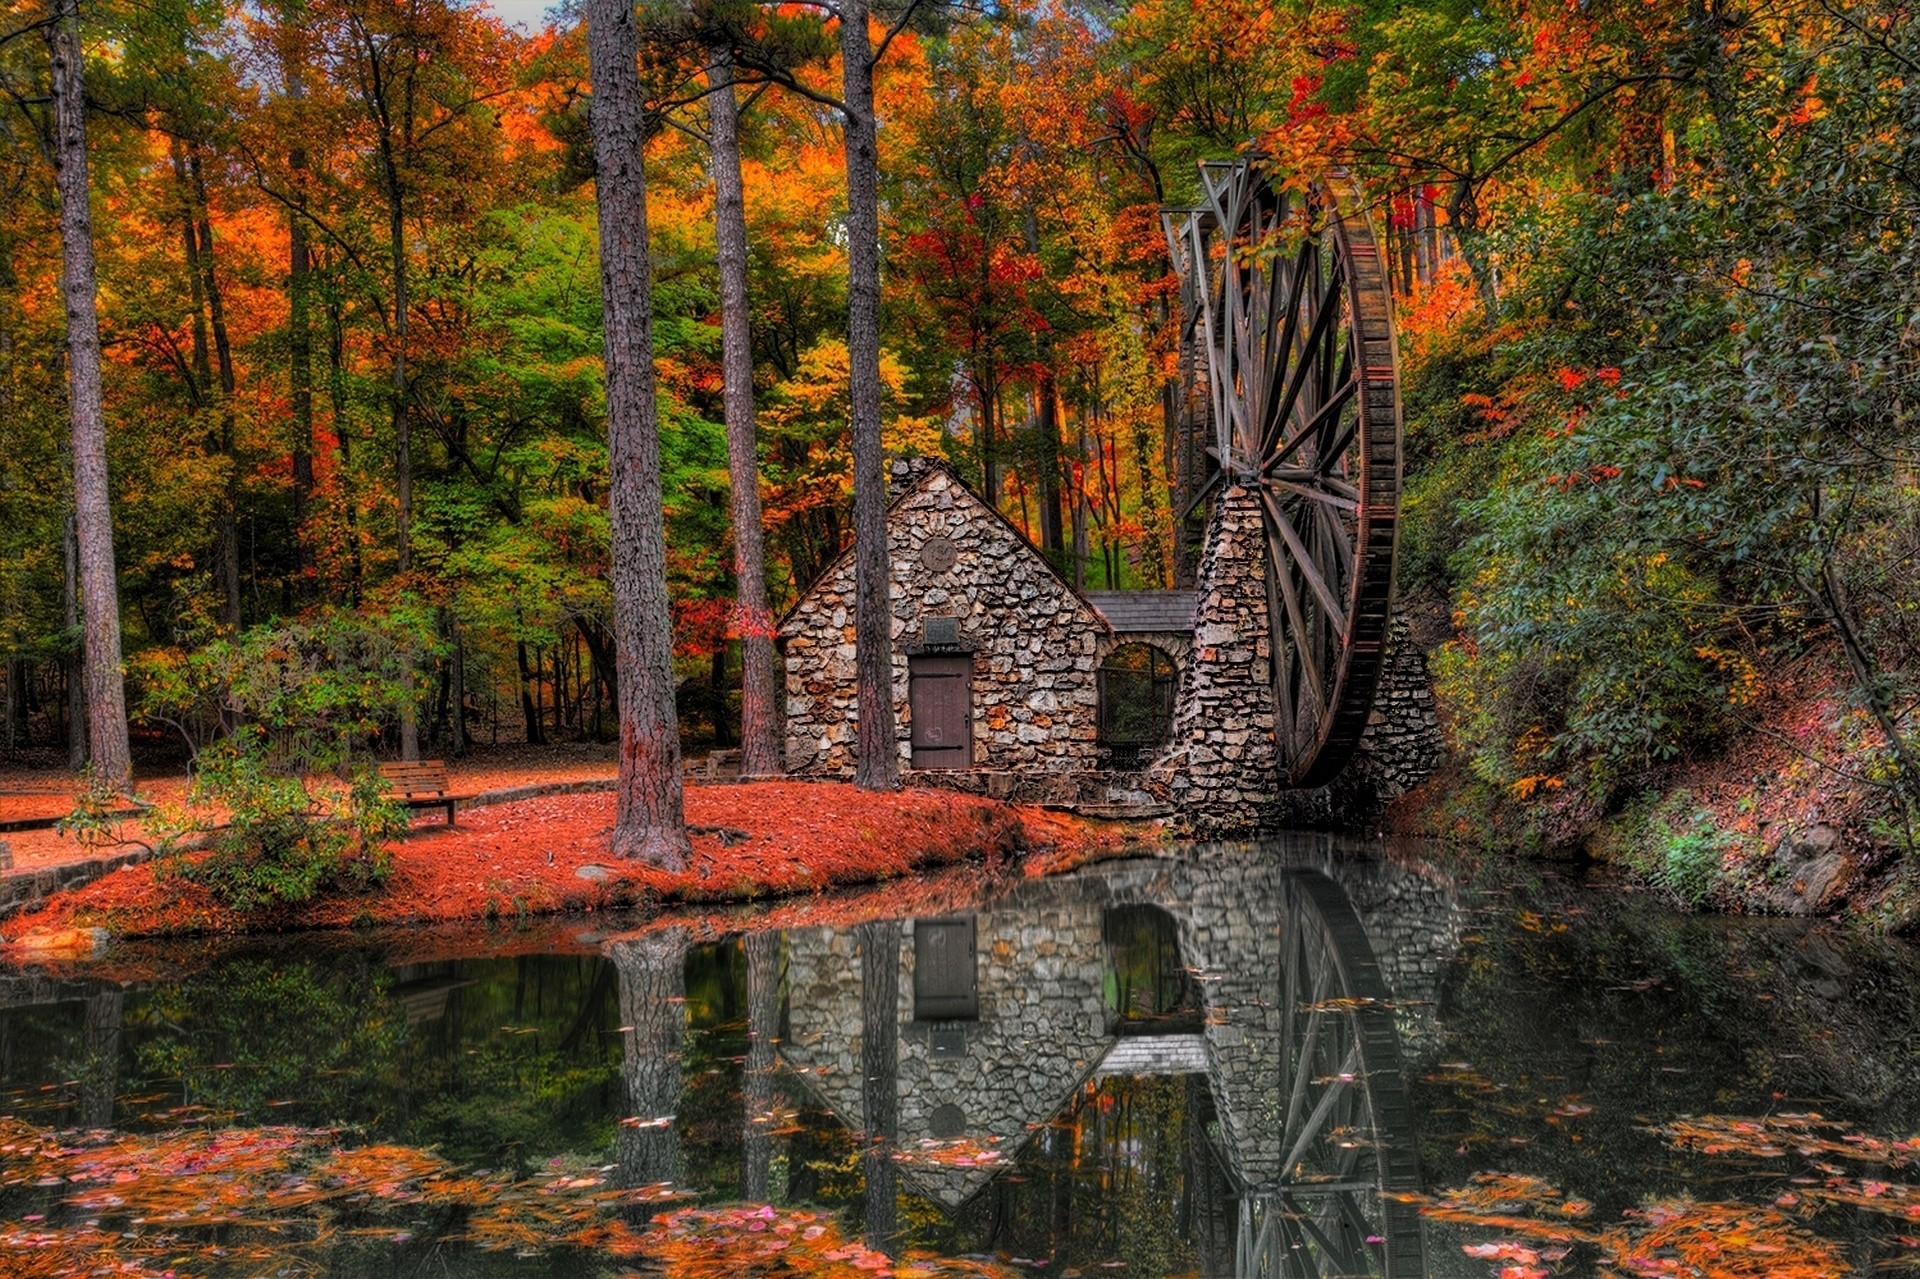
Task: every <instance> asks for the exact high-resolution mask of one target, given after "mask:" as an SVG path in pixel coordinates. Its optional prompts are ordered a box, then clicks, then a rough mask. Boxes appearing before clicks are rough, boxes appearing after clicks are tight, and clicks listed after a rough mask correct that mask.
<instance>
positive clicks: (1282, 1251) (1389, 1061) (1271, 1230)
mask: <svg viewBox="0 0 1920 1279" xmlns="http://www.w3.org/2000/svg"><path fill="white" fill-rule="evenodd" d="M1284 893H1285V897H1286V902H1285V907H1286V910H1285V918H1286V920H1287V927H1286V929H1285V930H1284V932H1283V934H1282V937H1281V947H1282V953H1281V990H1280V996H1281V1001H1280V1006H1279V1008H1278V1010H1277V1011H1278V1013H1279V1016H1280V1030H1281V1034H1282V1036H1283V1039H1284V1041H1285V1047H1286V1053H1285V1062H1286V1067H1287V1068H1286V1072H1285V1073H1284V1075H1283V1076H1282V1079H1281V1086H1282V1090H1283V1094H1284V1095H1283V1096H1282V1097H1281V1098H1279V1105H1278V1107H1277V1108H1276V1112H1275V1113H1276V1117H1277V1118H1278V1120H1279V1125H1278V1126H1279V1150H1280V1151H1281V1156H1280V1163H1279V1169H1280V1171H1279V1176H1278V1180H1277V1183H1269V1184H1264V1185H1258V1186H1249V1187H1247V1188H1246V1189H1245V1191H1244V1192H1243V1194H1242V1196H1241V1199H1240V1221H1239V1231H1238V1239H1237V1241H1236V1246H1235V1250H1234V1251H1235V1266H1234V1271H1235V1275H1236V1279H1331V1277H1332V1276H1335V1275H1340V1276H1359V1275H1369V1276H1384V1277H1385V1279H1409V1277H1411V1276H1423V1275H1425V1274H1426V1251H1425V1246H1424V1244H1423V1241H1422V1238H1421V1229H1420V1216H1419V1210H1418V1209H1417V1208H1416V1207H1415V1206H1414V1204H1413V1203H1412V1202H1410V1198H1409V1197H1410V1195H1411V1193H1412V1192H1413V1191H1415V1190H1417V1189H1418V1186H1419V1166H1418V1161H1417V1158H1416V1156H1415V1151H1414V1144H1413V1127H1412V1125H1413V1116H1412V1109H1411V1105H1410V1103H1409V1101H1408V1097H1407V1087H1406V1080H1405V1076H1404V1075H1403V1073H1402V1068H1401V1059H1400V1041H1399V1033H1398V1031H1397V1029H1396V1027H1395V1026H1394V1021H1393V1011H1392V1008H1391V1006H1390V1005H1389V1004H1388V1001H1387V988H1386V983H1385V982H1384V980H1383V979H1382V977H1381V974H1380V968H1379V965H1378V963H1377V962H1376V961H1375V959H1374V955H1373V948H1372V947H1371V946H1370V945H1369V944H1368V942H1367V936H1366V933H1365V932H1364V931H1363V929H1362V927H1361V924H1360V920H1359V917H1358V916H1356V915H1355V914H1354V911H1353V907H1352V905H1351V904H1350V903H1349V902H1348V900H1347V896H1346V894H1345V893H1344V892H1343V891H1341V889H1340V887H1339V885H1337V884H1335V883H1334V882H1333V881H1332V880H1331V879H1328V878H1327V877H1326V876H1325V875H1324V874H1321V873H1319V872H1318V871H1293V872H1289V873H1288V874H1287V875H1286V877H1285V881H1284Z"/></svg>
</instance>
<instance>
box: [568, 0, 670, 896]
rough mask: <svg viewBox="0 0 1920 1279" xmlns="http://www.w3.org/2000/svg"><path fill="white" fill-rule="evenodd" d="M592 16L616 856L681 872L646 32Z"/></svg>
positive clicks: (623, 13)
mask: <svg viewBox="0 0 1920 1279" xmlns="http://www.w3.org/2000/svg"><path fill="white" fill-rule="evenodd" d="M585 15H586V20H587V56H588V63H589V67H590V74H591V78H592V82H593V113H592V114H593V150H594V157H595V163H596V166H597V176H596V178H595V203H596V204H597V205H598V206H599V215H600V290H601V294H602V297H603V300H604V317H605V318H604V320H603V325H602V327H603V329H604V331H605V334H606V339H605V340H606V352H605V357H604V358H605V361H606V370H607V451H608V458H609V461H610V464H611V468H612V472H613V482H612V490H611V494H610V503H609V504H610V507H611V512H610V514H611V517H612V526H613V529H612V533H613V572H612V577H613V629H614V644H615V649H616V652H617V656H618V665H617V668H618V670H619V679H618V683H619V689H620V702H619V706H620V783H619V792H618V816H617V817H616V819H615V824H614V831H613V851H614V853H615V855H616V856H620V857H631V858H635V859H638V860H640V861H645V862H649V863H651V864H653V865H656V866H661V867H664V868H666V869H668V870H679V869H681V868H682V867H683V866H684V865H685V864H686V858H687V854H688V853H689V852H690V851H691V849H690V846H689V844H688V842H687V826H686V815H685V810H684V808H683V806H682V801H681V794H680V726H679V721H678V718H677V716H676V715H675V713H674V704H673V623H672V618H671V616H670V614H669V612H668V608H667V574H666V530H665V527H664V523H665V517H664V514H663V512H662V509H661V495H660V432H659V418H658V406H657V405H656V403H655V401H654V382H653V307H652V297H651V295H650V290H651V276H650V273H649V264H648V262H647V183H646V174H645V171H644V169H643V167H642V158H643V152H644V148H645V146H646V103H645V99H644V97H643V96H642V93H641V87H640V68H639V47H640V44H639V32H638V30H637V28H636V26H635V23H634V14H633V6H632V5H631V4H630V3H627V0H587V3H586V6H585Z"/></svg>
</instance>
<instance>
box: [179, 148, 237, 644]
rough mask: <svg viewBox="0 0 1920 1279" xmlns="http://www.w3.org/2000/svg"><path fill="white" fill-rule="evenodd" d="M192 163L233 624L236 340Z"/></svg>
mask: <svg viewBox="0 0 1920 1279" xmlns="http://www.w3.org/2000/svg"><path fill="white" fill-rule="evenodd" d="M187 168H188V171H189V173H190V174H191V176H192V179H193V205H194V213H195V217H196V220H197V223H198V237H199V242H200V253H199V264H200V271H201V274H202V276H203V287H204V289H205V292H206V298H207V318H208V319H209V320H210V321H211V323H212V326H213V354H214V361H215V367H216V368H218V370H219V372H220V438H219V440H218V447H219V449H220V452H221V453H222V454H224V455H225V457H226V460H227V480H226V485H225V487H224V488H223V489H222V491H221V494H220V499H219V503H220V504H219V510H218V511H217V512H216V513H215V516H214V528H215V531H216V533H217V537H218V540H217V542H216V543H215V550H214V560H213V563H214V579H215V583H216V584H217V585H218V586H219V588H220V620H221V622H223V623H224V624H225V625H226V626H228V627H229V628H231V629H233V630H236V631H237V630H239V629H240V521H239V513H238V507H239V489H240V484H239V479H240V459H239V458H238V457H236V456H235V455H234V445H235V438H234V416H233V395H234V390H235V387H236V386H237V385H238V381H237V379H236V378H235V376H234V370H233V341H232V339H231V338H230V337H229V336H228V334H227V307H226V300H225V299H224V298H223V297H222V296H221V293H220V279H219V276H218V274H217V273H216V272H215V271H214V251H213V216H212V214H211V213H210V212H209V211H208V209H207V180H206V175H205V174H204V172H203V171H202V169H201V166H200V157H199V155H198V154H196V153H193V152H189V153H188V155H187Z"/></svg>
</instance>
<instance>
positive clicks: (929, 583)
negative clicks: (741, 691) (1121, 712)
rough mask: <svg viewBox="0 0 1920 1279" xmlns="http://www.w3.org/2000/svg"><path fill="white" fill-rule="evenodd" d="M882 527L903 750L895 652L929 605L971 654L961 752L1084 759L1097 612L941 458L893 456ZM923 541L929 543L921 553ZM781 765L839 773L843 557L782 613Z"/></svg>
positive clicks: (1038, 761) (901, 672)
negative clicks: (954, 623)
mask: <svg viewBox="0 0 1920 1279" xmlns="http://www.w3.org/2000/svg"><path fill="white" fill-rule="evenodd" d="M894 467H895V476H896V485H895V488H896V493H897V496H896V497H895V498H894V502H893V505H892V506H891V507H890V508H889V511H888V517H887V530H888V535H889V541H890V546H889V552H890V559H891V562H892V566H893V573H892V600H893V701H894V711H895V717H896V722H897V724H898V738H899V749H900V753H901V759H902V762H903V764H904V763H906V762H907V761H908V760H909V759H910V757H911V751H910V733H911V725H910V723H909V711H908V705H907V691H908V690H907V671H908V665H907V659H908V654H909V651H910V650H911V649H912V648H914V647H915V646H916V645H918V644H919V642H920V641H921V639H922V636H923V633H924V628H925V626H926V621H927V619H928V618H929V617H938V616H950V617H954V618H957V619H958V628H959V641H960V643H959V647H960V648H961V649H963V650H965V651H968V652H970V653H971V655H972V658H973V764H974V766H975V767H979V768H989V769H1023V770H1037V771H1042V772H1057V771H1067V770H1079V769H1087V768H1091V767H1092V766H1093V764H1094V762H1095V751H1094V737H1095V734H1096V731H1097V715H1096V709H1097V707H1096V699H1097V679H1096V675H1095V671H1096V669H1097V665H1098V662H1097V658H1096V652H1097V645H1098V641H1099V638H1100V637H1101V635H1102V633H1103V632H1104V631H1105V626H1104V623H1103V622H1102V621H1101V619H1100V618H1099V616H1098V615H1097V614H1096V613H1095V612H1094V611H1093V609H1092V608H1091V607H1089V606H1088V605H1087V603H1086V602H1085V601H1084V600H1082V599H1081V598H1080V597H1079V596H1078V595H1076V594H1075V593H1074V592H1073V590H1072V589H1071V588H1070V587H1068V585H1067V583H1066V582H1065V581H1063V580H1062V579H1061V578H1060V577H1059V575H1058V574H1056V573H1055V572H1054V571H1053V569H1052V567H1051V566H1050V565H1048V563H1047V562H1046V560H1045V559H1044V558H1042V557H1041V555H1040V554H1039V552H1037V551H1035V550H1034V549H1033V547H1032V546H1031V545H1030V544H1029V543H1028V542H1027V541H1026V539H1025V538H1023V537H1022V536H1021V535H1020V534H1019V532H1018V531H1016V530H1015V529H1014V527H1013V526H1012V525H1011V524H1008V523H1007V522H1006V521H1005V520H1004V519H1002V518H1001V517H1000V515H999V514H998V513H996V512H994V511H993V510H992V509H991V508H989V507H988V506H987V505H986V503H984V502H982V501H981V500H980V499H979V498H978V497H977V496H975V494H974V493H973V492H972V490H970V489H969V488H967V486H966V485H965V484H964V483H963V482H962V481H961V480H960V478H959V476H957V475H955V474H954V473H953V472H952V471H951V470H950V469H949V468H947V467H946V466H945V465H944V464H942V463H938V462H929V461H926V460H925V459H916V460H915V461H913V462H906V461H901V462H896V463H895V464H894ZM930 543H941V544H939V545H935V546H934V548H933V549H932V550H931V551H929V549H928V547H929V544H930ZM780 637H781V642H782V646H783V648H784V650H785V654H786V671H787V700H786V712H787V734H786V747H787V768H788V770H789V771H790V772H793V773H796V774H803V775H809V776H851V775H852V773H853V765H854V749H855V738H856V733H857V728H858V711H857V709H856V706H855V700H854V699H855V691H854V690H855V686H856V681H855V674H854V652H853V561H852V557H851V556H847V555H843V556H841V557H840V559H838V560H836V561H835V562H834V564H833V566H832V567H831V568H830V569H828V571H827V573H826V574H825V576H824V577H823V578H822V579H821V580H820V581H819V582H818V583H817V584H815V585H814V587H813V588H812V589H810V590H809V591H808V592H807V594H806V595H805V596H803V597H802V598H801V600H800V602H799V603H798V604H797V605H795V606H794V609H793V611H792V612H791V613H789V614H788V616H787V618H786V619H785V620H784V621H783V622H782V623H781V626H780Z"/></svg>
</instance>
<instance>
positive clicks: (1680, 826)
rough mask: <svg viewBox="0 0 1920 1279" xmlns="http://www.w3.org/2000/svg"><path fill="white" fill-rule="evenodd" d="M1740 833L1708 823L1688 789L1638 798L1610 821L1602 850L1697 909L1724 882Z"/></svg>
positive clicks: (1679, 901)
mask: <svg viewBox="0 0 1920 1279" xmlns="http://www.w3.org/2000/svg"><path fill="white" fill-rule="evenodd" d="M1740 847H1741V840H1740V837H1739V836H1738V835H1737V834H1735V833H1734V832H1732V831H1728V830H1722V829H1720V828H1719V827H1718V826H1716V825H1715V824H1714V821H1713V817H1712V815H1711V814H1710V813H1708V812H1706V811H1705V810H1704V809H1702V808H1700V807H1699V805H1698V804H1697V803H1696V802H1695V800H1694V797H1693V795H1692V794H1691V793H1689V792H1687V791H1685V790H1680V791H1675V792H1673V793H1672V794H1670V795H1667V796H1665V797H1660V796H1657V795H1654V794H1646V795H1643V796H1641V797H1640V798H1639V799H1638V800H1636V801H1635V802H1634V803H1633V804H1630V805H1629V806H1628V807H1627V809H1626V810H1625V811H1624V812H1623V813H1622V814H1621V815H1620V816H1619V817H1617V818H1615V819H1614V822H1613V824H1612V829H1611V830H1610V831H1609V833H1608V837H1607V838H1606V839H1605V840H1604V841H1603V844H1602V849H1603V851H1605V852H1607V853H1608V854H1609V855H1610V856H1612V857H1614V858H1615V859H1616V860H1618V861H1620V862H1621V863H1622V864H1624V865H1625V866H1627V867H1628V868H1629V869H1631V870H1632V871H1633V872H1634V873H1635V874H1636V875H1638V876H1639V877H1640V878H1641V879H1643V880H1645V881H1646V882H1647V883H1649V884H1651V885H1653V886H1654V887H1655V888H1658V889H1660V890H1661V891H1662V892H1663V893H1665V894H1666V895H1667V896H1669V897H1671V898H1672V899H1673V900H1674V901H1675V902H1677V903H1678V904H1680V905H1682V906H1686V907H1688V908H1690V909H1699V908H1700V907H1703V906H1706V905H1708V904H1709V903H1711V902H1712V901H1713V899H1714V898H1715V896H1716V895H1717V894H1718V893H1719V892H1720V891H1721V890H1722V889H1723V888H1725V887H1726V885H1727V882H1728V873H1727V863H1728V859H1729V857H1730V856H1733V855H1737V854H1738V852H1739V851H1740Z"/></svg>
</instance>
